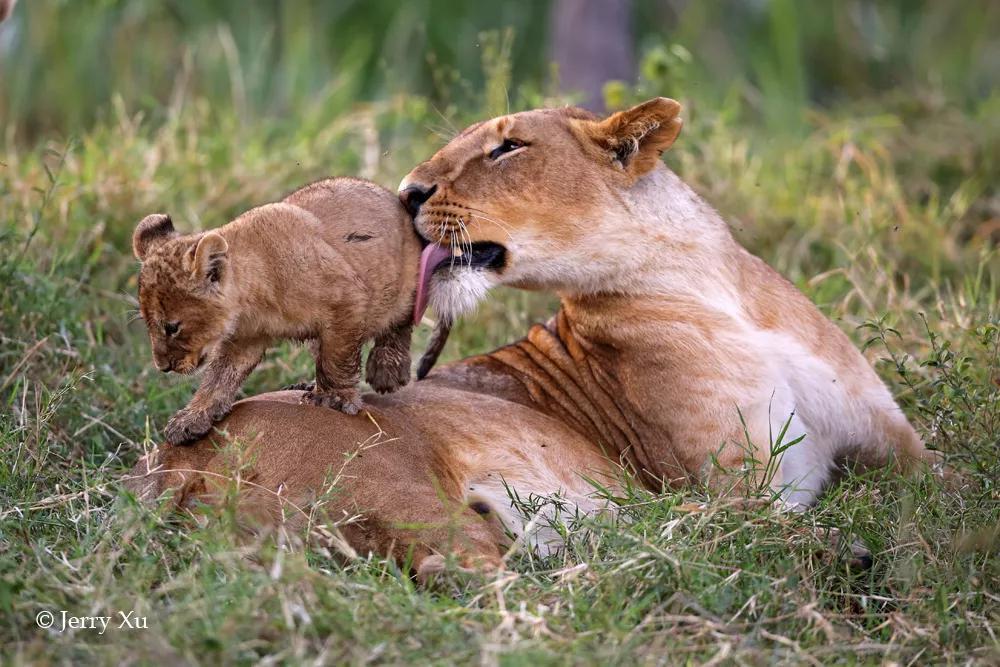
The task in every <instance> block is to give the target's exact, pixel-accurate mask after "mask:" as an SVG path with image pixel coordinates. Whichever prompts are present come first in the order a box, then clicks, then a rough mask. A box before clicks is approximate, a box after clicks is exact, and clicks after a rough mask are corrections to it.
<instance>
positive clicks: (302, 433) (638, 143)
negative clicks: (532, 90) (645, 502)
mask: <svg viewBox="0 0 1000 667" xmlns="http://www.w3.org/2000/svg"><path fill="white" fill-rule="evenodd" d="M679 110H680V109H679V105H677V103H676V102H673V101H671V100H663V99H658V100H652V101H650V102H649V103H646V104H644V105H641V106H639V107H637V108H635V109H632V110H629V111H626V112H623V114H619V115H613V116H611V117H610V118H608V119H605V120H603V121H602V120H598V119H596V118H594V117H592V116H591V115H590V114H588V113H587V112H583V111H580V110H576V109H558V110H538V111H531V112H526V113H520V114H514V115H511V116H504V117H502V118H498V119H494V120H491V121H486V122H483V123H479V124H477V125H475V126H473V127H471V128H469V129H468V130H466V131H465V132H463V133H462V134H460V135H459V136H458V137H456V138H455V139H454V140H452V141H451V142H450V143H449V144H448V145H446V146H445V147H444V148H442V149H441V150H440V151H439V152H438V153H437V154H436V155H434V156H433V157H432V158H431V159H430V160H428V161H427V162H425V163H423V164H422V165H420V166H418V167H417V168H416V169H415V170H414V171H413V172H411V174H409V175H408V176H407V177H406V178H405V179H404V180H403V183H402V184H401V188H405V187H407V186H409V185H413V184H419V185H421V186H423V187H426V188H429V187H430V186H437V190H436V191H435V194H434V195H433V196H432V197H430V198H429V199H428V200H427V201H426V202H425V203H424V204H423V205H422V206H421V208H420V211H419V214H418V216H417V219H416V223H417V226H418V230H419V231H420V232H421V233H422V234H423V235H424V236H426V237H427V238H428V239H429V240H442V241H445V242H448V241H450V240H451V239H452V238H453V234H452V232H460V233H461V234H462V235H464V236H463V237H462V238H463V240H466V241H469V240H471V241H488V242H494V243H498V244H502V245H503V246H504V247H505V248H506V249H507V253H506V256H507V262H506V264H505V266H504V267H503V268H502V269H501V270H500V271H492V272H485V271H483V270H470V269H468V268H458V269H457V270H455V271H451V272H448V271H439V272H438V273H437V274H435V279H434V283H433V284H432V290H431V300H432V305H434V306H435V308H437V309H438V311H439V313H441V312H443V313H444V314H445V315H446V316H451V315H454V314H455V312H456V311H458V310H461V309H462V308H465V307H467V306H468V305H470V301H472V300H473V297H478V296H481V295H482V293H483V292H485V290H486V289H487V288H488V287H490V286H492V285H497V284H505V285H511V286H515V287H521V288H527V289H546V290H553V291H556V292H558V293H559V294H560V295H561V297H562V308H561V309H560V311H559V313H558V315H557V316H556V317H554V318H552V320H551V321H550V322H549V323H548V324H546V325H545V326H535V327H533V328H532V329H531V331H530V332H529V333H528V335H527V337H526V338H524V339H523V340H521V341H518V342H516V343H514V344H511V345H508V346H505V347H503V348H500V349H499V350H496V351H494V352H492V353H489V354H486V355H480V356H476V357H472V358H470V359H466V360H464V361H461V362H458V363H456V364H451V365H449V366H445V367H443V368H440V369H438V370H436V371H435V372H433V373H431V374H430V375H429V376H428V378H427V379H426V380H425V381H424V382H421V383H417V384H414V385H410V386H408V387H406V388H405V389H403V390H402V391H400V392H398V393H396V394H393V395H392V396H391V397H388V398H378V399H376V398H373V399H372V400H377V401H378V404H377V408H378V412H377V414H376V415H375V420H376V421H377V423H378V425H379V426H380V427H381V430H380V429H378V428H377V427H375V426H374V425H373V424H362V423H361V422H360V420H356V421H355V420H351V419H349V418H346V417H344V416H343V415H340V414H337V413H335V412H333V411H329V410H327V411H320V412H316V411H314V410H313V409H312V408H309V407H308V406H305V407H303V406H296V405H293V404H291V403H289V402H294V401H295V400H296V397H297V394H291V395H284V394H268V395H265V396H260V397H256V398H255V399H253V400H252V401H247V402H243V403H242V404H241V405H240V406H239V408H238V410H237V411H236V412H234V415H233V417H232V418H230V419H229V420H228V421H227V422H225V423H224V424H221V425H220V427H224V428H226V429H227V430H228V433H229V436H230V437H238V438H246V439H249V440H252V442H251V443H250V445H249V446H248V447H247V449H246V452H247V454H248V455H249V456H256V457H258V459H257V460H258V463H257V464H256V468H255V469H256V471H257V472H258V475H259V479H261V480H263V481H262V482H261V484H262V485H264V486H267V488H269V489H275V488H277V486H276V485H278V484H279V483H280V484H282V485H286V486H287V487H289V488H295V489H297V490H298V493H299V494H301V496H302V497H303V499H304V501H305V500H307V499H308V496H309V494H315V493H318V492H319V490H320V486H321V485H320V484H319V483H318V482H317V480H316V477H315V476H316V475H317V474H318V473H317V471H330V470H334V471H335V470H337V469H339V468H340V466H341V465H342V462H343V460H344V455H345V452H347V451H350V450H351V449H352V448H354V447H357V445H358V443H362V442H365V441H366V438H369V437H371V436H372V435H373V433H375V434H378V436H379V438H382V439H384V440H385V441H384V443H383V444H381V445H378V446H377V447H376V448H374V449H373V451H381V454H380V458H379V459H378V462H377V465H376V464H374V463H373V464H372V467H371V468H368V467H364V468H363V469H362V467H361V466H360V465H359V467H358V468H357V470H356V474H357V480H358V481H357V482H352V483H354V484H356V486H351V487H350V488H349V489H347V490H346V491H345V493H343V494H341V495H338V496H337V498H338V501H337V503H338V504H337V505H336V510H337V511H339V512H345V511H350V510H349V509H348V508H357V510H358V511H359V512H361V513H362V514H364V517H365V518H364V520H363V521H362V522H361V524H359V525H361V526H366V528H360V529H359V530H361V534H360V536H359V535H355V536H354V538H353V539H355V540H356V542H354V544H355V545H356V548H357V549H359V550H364V549H370V550H372V551H375V552H377V553H380V554H383V555H393V556H396V557H397V558H398V550H399V548H400V545H401V544H410V545H412V546H413V548H414V549H416V550H418V551H419V552H420V555H419V557H418V558H416V559H414V566H415V567H416V568H417V569H418V570H419V569H420V566H421V565H422V564H423V563H424V562H425V561H426V562H427V563H428V565H427V567H428V568H430V569H433V568H434V567H437V566H438V565H439V560H440V559H439V558H438V557H436V556H433V554H435V553H437V554H440V553H446V552H448V551H449V550H457V551H458V553H459V554H460V557H461V559H462V560H463V562H474V561H476V560H477V559H479V560H481V561H483V562H488V563H492V564H497V563H498V559H497V544H502V540H501V537H500V536H499V532H498V528H497V526H498V524H502V525H503V526H505V527H506V528H507V529H508V530H511V529H512V525H511V524H515V523H516V522H517V520H518V517H517V512H516V511H514V509H513V508H512V506H511V503H510V502H509V501H508V500H507V498H506V493H505V491H504V483H505V484H507V485H509V486H510V487H511V488H513V489H515V490H516V491H517V492H518V494H519V495H520V496H521V497H526V496H528V495H531V494H534V495H554V494H558V495H560V496H566V497H570V498H572V502H573V503H574V504H576V505H577V506H579V507H581V508H583V509H584V510H585V511H586V510H587V509H588V508H590V509H592V508H593V507H597V506H599V503H596V502H595V501H594V500H593V498H591V497H590V491H591V488H592V487H591V486H590V485H589V484H588V482H587V481H586V480H588V479H596V480H598V481H599V482H600V483H602V484H607V485H608V486H609V487H610V488H612V489H614V483H613V481H609V480H611V479H612V478H613V477H614V475H615V471H616V469H617V464H618V463H619V462H624V463H625V464H627V465H629V466H630V467H631V468H633V469H634V470H635V471H637V472H638V474H639V475H640V479H642V480H643V481H644V482H645V483H646V484H647V485H648V486H649V487H650V488H653V489H658V488H660V487H661V486H662V485H665V484H677V483H682V482H685V481H688V480H700V481H709V482H712V481H721V482H723V483H726V482H727V480H726V479H722V480H716V478H715V475H716V472H715V467H714V466H713V459H716V458H717V459H718V461H719V463H721V464H722V465H723V466H726V467H728V468H729V469H730V470H732V469H734V468H736V469H738V468H740V467H742V466H743V465H744V464H745V463H746V459H747V458H749V457H751V456H752V457H755V458H757V459H758V460H762V459H764V458H766V457H767V455H768V454H769V453H770V451H771V448H772V441H773V440H774V439H775V438H776V436H777V434H778V433H779V432H780V430H781V427H782V426H783V424H784V423H785V422H788V429H787V432H786V436H785V441H786V442H787V441H789V440H791V439H793V438H797V437H799V436H804V437H803V440H802V441H801V442H800V443H799V444H797V445H795V446H793V447H792V448H791V449H789V450H788V451H787V452H785V454H784V457H783V459H782V462H781V466H780V469H779V472H778V475H777V476H776V478H775V479H774V480H772V482H771V483H772V484H773V485H774V487H775V488H776V489H777V490H779V491H780V492H781V493H782V494H783V495H784V497H785V499H786V501H787V503H788V504H789V505H790V506H804V505H806V504H808V503H809V502H812V501H813V500H814V499H815V497H816V494H817V493H819V491H820V490H821V489H822V488H823V486H824V484H825V483H826V482H827V480H828V479H829V477H830V475H831V473H832V471H833V469H834V466H835V465H836V464H837V463H838V462H839V461H840V460H842V459H846V460H854V461H857V462H859V463H861V464H863V465H871V466H879V465H883V464H885V463H887V462H890V461H892V460H895V461H897V462H898V463H900V464H904V465H909V464H912V463H914V462H917V461H925V462H933V461H934V460H935V458H934V456H933V453H932V452H928V451H927V450H926V449H925V448H924V446H923V444H922V443H921V441H920V439H919V437H918V436H917V434H916V433H915V432H914V430H913V428H912V427H911V426H910V425H909V424H908V423H907V421H906V419H905V418H904V416H903V415H902V413H901V412H900V410H899V408H898V407H897V406H896V404H895V403H894V401H893V399H892V397H891V396H890V394H889V392H888V390H887V389H886V387H885V386H884V385H883V384H882V383H881V382H880V381H879V379H878V377H877V376H876V375H875V373H874V372H873V371H872V369H871V368H870V367H869V365H868V364H867V362H866V361H865V359H864V358H863V357H862V355H861V354H860V353H859V352H858V351H857V350H856V349H855V347H854V346H853V345H852V344H851V342H850V341H849V339H848V338H847V336H845V335H844V334H843V333H842V332H841V331H840V330H838V329H837V327H836V326H835V325H833V324H832V323H831V322H829V321H828V320H827V319H826V318H825V317H823V316H822V314H821V313H820V312H819V311H818V310H817V309H816V308H815V306H813V304H811V303H810V302H809V300H808V299H806V298H805V297H804V296H803V295H802V294H801V293H800V292H798V291H797V290H796V289H795V288H794V287H793V286H792V285H791V284H789V283H788V282H787V281H786V280H784V279H783V278H782V277H781V276H779V275H778V274H777V273H776V272H774V271H773V270H772V269H771V268H769V267H768V266H766V265H765V264H764V263H763V262H762V261H761V260H759V259H758V258H756V257H754V256H752V255H751V254H750V253H748V252H747V251H746V250H744V249H743V248H742V247H740V246H739V245H738V244H737V243H736V242H735V241H734V240H733V238H732V236H731V234H730V233H729V230H728V228H727V227H726V225H725V224H724V223H723V221H722V220H721V219H720V218H719V216H718V214H717V213H716V212H715V211H714V210H713V209H712V208H711V207H710V206H709V205H708V204H706V203H705V202H703V201H702V200H701V199H700V198H699V197H698V196H697V195H695V193H693V192H692V191H691V190H690V188H688V187H687V186H686V185H684V184H683V183H682V182H681V181H680V179H678V178H677V177H676V176H675V175H674V174H673V173H671V172H670V171H669V170H668V169H667V168H666V167H665V166H663V165H662V164H661V163H660V162H659V160H658V159H657V156H658V155H659V153H660V152H662V151H663V150H666V149H667V148H669V146H670V144H671V142H672V141H673V140H674V139H675V138H676V136H677V134H678V131H679V129H680V119H679V116H678V114H679ZM511 137H513V138H516V139H518V140H520V141H521V142H523V143H524V144H525V146H524V147H523V148H518V149H516V150H514V151H511V152H509V153H506V154H504V155H502V156H500V157H499V158H497V159H491V158H490V153H491V152H492V151H493V150H494V149H495V148H496V147H497V146H499V145H501V144H502V143H503V141H504V139H506V138H511ZM456 227H460V229H457V230H456ZM366 400H368V399H366ZM279 403H280V406H279ZM744 424H745V425H746V430H744ZM257 433H259V434H260V435H259V436H258V437H256V439H254V438H253V436H254V434H257ZM397 439H398V440H397ZM748 439H749V443H750V444H748V442H747V441H748ZM313 441H317V442H320V441H321V442H323V443H325V445H326V448H325V449H320V448H318V447H316V448H308V451H309V452H311V456H310V458H309V459H308V460H300V459H299V456H300V454H299V452H301V451H302V450H303V448H305V447H306V445H307V444H308V443H310V442H313ZM196 456H197V457H201V458H198V459H196V458H195V457H196ZM366 456H367V455H366ZM414 456H416V457H419V458H418V459H413V458H412V457H414ZM153 458H156V459H158V460H159V461H160V463H161V464H162V468H161V469H160V470H158V471H157V472H155V473H154V474H144V468H143V466H144V462H140V464H139V465H138V466H137V467H136V469H135V470H134V471H133V473H134V479H133V480H132V482H131V484H132V485H133V488H136V489H138V490H141V491H144V492H146V493H149V494H151V495H155V494H158V493H159V492H160V491H162V490H164V489H169V488H178V487H180V486H181V480H180V478H179V477H178V476H179V475H181V473H180V472H179V471H180V470H183V469H190V470H195V471H209V470H219V469H221V468H222V467H224V466H223V461H224V458H222V455H221V454H219V453H217V452H215V450H214V449H213V445H212V443H211V442H209V441H208V440H202V441H200V442H198V443H197V444H196V445H195V446H194V447H193V448H190V449H186V450H180V449H178V448H173V447H167V448H164V449H163V450H161V452H160V453H159V454H154V455H153ZM414 460H419V464H418V465H411V463H412V461H414ZM352 465H354V463H353V462H352ZM367 465H368V464H367V463H366V464H365V466H367ZM199 474H201V473H197V472H196V473H184V475H188V477H187V478H186V479H189V480H190V479H191V478H198V477H199ZM498 479H502V480H503V483H499V482H497V480H498ZM185 483H187V482H185ZM268 503H271V505H273V499H272V500H271V501H266V499H264V498H257V499H255V500H253V501H252V502H250V503H249V504H250V505H252V506H253V507H254V508H256V509H258V510H260V509H262V508H265V507H268V506H270V505H268ZM442 504H443V505H442ZM470 504H474V505H475V506H476V507H478V508H482V507H485V509H486V510H488V512H487V514H486V517H487V520H486V521H483V520H479V523H477V522H476V520H474V519H476V517H475V516H473V515H472V514H471V513H470V512H468V511H466V512H465V513H464V514H463V515H462V516H464V517H465V519H468V520H467V521H466V520H463V521H460V522H458V523H451V524H450V525H451V526H452V531H451V532H446V533H442V532H440V530H439V527H440V525H441V523H442V521H443V519H442V518H441V517H442V516H452V514H449V512H448V511H443V510H442V506H446V507H454V508H463V507H464V508H467V507H468V506H469V505H470ZM248 514H252V512H251V511H250V510H248ZM416 517H421V518H423V520H424V521H425V522H426V525H428V526H429V527H428V529H427V531H425V532H420V531H418V533H417V534H414V532H413V531H412V526H413V525H414V519H415V518H416ZM522 519H523V521H525V522H527V523H528V524H529V525H530V524H531V521H530V517H522ZM484 529H486V531H487V532H485V533H484V532H483V531H484ZM513 532H515V533H516V532H517V530H516V526H514V527H513ZM445 534H447V535H448V536H449V537H448V538H447V539H446V538H445V537H444V535H445ZM456 540H457V541H458V542H459V543H460V546H458V547H457V548H456V544H455V543H456ZM432 556H433V557H434V558H435V560H431V559H432Z"/></svg>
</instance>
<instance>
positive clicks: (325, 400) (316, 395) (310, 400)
mask: <svg viewBox="0 0 1000 667" xmlns="http://www.w3.org/2000/svg"><path fill="white" fill-rule="evenodd" d="M302 403H305V404H308V405H319V406H322V407H326V408H333V409H334V410H340V411H341V412H343V413H344V414H348V415H356V414H358V412H359V411H360V410H361V396H360V395H359V394H358V391H357V390H356V389H343V390H340V391H333V392H320V391H307V392H306V393H304V394H302Z"/></svg>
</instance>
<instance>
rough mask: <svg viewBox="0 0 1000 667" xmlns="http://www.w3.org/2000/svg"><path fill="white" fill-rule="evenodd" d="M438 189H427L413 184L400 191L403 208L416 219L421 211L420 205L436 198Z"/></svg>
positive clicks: (431, 187)
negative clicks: (435, 194) (433, 197)
mask: <svg viewBox="0 0 1000 667" xmlns="http://www.w3.org/2000/svg"><path fill="white" fill-rule="evenodd" d="M437 189H438V188H437V186H436V185H432V186H430V187H427V186H425V185H420V184H419V183H411V184H410V185H407V186H406V187H405V188H403V189H402V190H400V191H399V201H401V202H403V206H405V207H406V210H407V211H409V212H410V215H412V216H414V217H416V215H417V212H418V211H420V205H421V204H423V203H424V202H425V201H427V200H428V199H430V198H431V197H432V196H434V193H435V192H437Z"/></svg>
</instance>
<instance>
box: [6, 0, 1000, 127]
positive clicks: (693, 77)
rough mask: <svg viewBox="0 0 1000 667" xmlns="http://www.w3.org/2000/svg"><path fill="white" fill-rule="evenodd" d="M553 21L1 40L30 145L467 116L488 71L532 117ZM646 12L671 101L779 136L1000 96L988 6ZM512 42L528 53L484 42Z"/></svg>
mask: <svg viewBox="0 0 1000 667" xmlns="http://www.w3.org/2000/svg"><path fill="white" fill-rule="evenodd" d="M550 10H551V2H549V1H548V0H538V1H524V2H503V3H492V2H476V3H470V2H462V1H461V0H411V1H409V2H402V1H399V0H336V1H329V2H320V1H317V0H313V1H307V0H256V1H255V2H246V1H245V0H244V1H238V0H203V1H198V2H192V1H188V0H93V1H90V2H80V1H77V0H73V1H68V0H45V1H42V2H39V1H34V2H22V3H20V5H19V6H18V7H17V10H16V11H15V13H14V16H13V17H12V19H11V22H10V23H9V24H7V25H5V26H4V27H3V28H0V81H2V86H0V125H11V124H12V125H14V126H17V127H18V128H19V135H20V136H21V138H22V139H26V138H31V137H34V136H37V135H38V134H39V133H41V132H43V131H59V132H63V133H71V132H75V131H79V130H80V129H81V128H82V127H86V126H87V125H88V124H89V123H91V122H93V121H94V120H95V117H97V116H99V115H100V114H102V113H104V112H106V110H107V108H108V101H109V100H110V99H111V97H112V95H120V96H121V97H122V99H123V101H124V102H125V104H126V106H127V107H128V108H130V109H134V108H142V109H146V110H152V111H159V110H160V109H162V106H163V105H164V104H166V103H168V102H169V101H170V100H171V98H172V97H176V96H177V95H179V94H182V93H183V92H187V91H189V92H190V93H191V94H193V95H194V96H196V97H204V98H206V99H209V100H211V103H212V104H213V105H233V106H235V107H236V110H237V112H238V113H239V114H240V115H241V116H244V117H247V116H259V115H268V116H278V117H287V116H293V115H294V114H295V113H296V112H297V110H298V109H299V108H301V107H302V106H303V105H306V104H309V103H315V102H317V101H321V102H322V103H323V104H324V105H325V107H326V110H327V113H328V114H329V117H331V118H332V117H335V116H336V115H337V114H338V113H340V112H342V111H343V110H344V109H345V108H347V107H349V106H351V105H352V104H354V103H356V102H358V101H361V100H377V99H384V98H386V97H390V96H392V95H395V94H399V93H402V92H418V93H420V94H422V95H426V96H427V97H429V99H430V100H431V101H432V102H433V103H434V104H436V105H440V106H442V107H444V106H446V105H448V104H468V103H469V97H470V95H472V91H478V90H480V89H481V88H482V86H483V85H484V84H485V82H486V79H487V77H488V76H489V75H490V71H489V69H488V68H484V67H483V62H484V60H488V61H491V62H500V63H503V66H504V67H506V68H508V71H507V72H506V75H505V76H504V77H501V80H503V81H505V82H506V83H507V84H510V82H512V81H513V82H517V87H516V88H514V87H511V88H510V89H509V90H507V89H505V90H503V91H502V94H501V93H498V92H497V91H494V92H493V93H491V96H492V102H491V107H495V106H497V105H498V103H497V100H498V99H499V100H500V101H502V102H505V103H509V104H510V105H511V106H512V107H517V106H523V104H521V105H519V104H518V101H519V100H526V99H531V98H532V97H533V96H537V95H538V94H539V91H551V90H554V87H555V86H556V85H557V84H558V72H557V71H555V70H554V69H553V68H552V67H551V66H550V64H549V62H548V43H547V35H548V28H549V19H550ZM634 13H635V17H634V25H635V33H636V35H635V42H636V50H637V51H638V52H639V53H640V54H651V55H652V61H649V60H647V63H651V64H650V65H649V66H650V67H653V68H657V70H658V71H657V72H656V73H655V78H657V79H659V80H663V81H666V82H668V83H669V84H671V85H670V87H669V88H668V92H670V93H671V94H673V95H674V96H678V95H680V94H681V92H682V91H683V92H684V93H685V94H689V95H692V96H694V97H697V98H699V99H702V100H706V101H712V102H715V103H721V102H722V101H723V100H724V99H725V97H726V96H727V95H732V94H734V92H735V93H736V94H739V95H742V96H744V97H745V98H746V99H747V100H748V101H749V102H750V105H749V109H750V110H751V111H755V112H757V113H759V114H760V115H761V116H762V117H763V118H764V119H766V120H767V121H769V122H771V123H772V124H777V125H783V126H786V125H789V124H791V125H792V126H798V125H801V124H802V120H803V117H802V114H801V109H802V108H803V107H804V106H805V104H806V103H807V102H812V103H818V104H821V105H828V104H833V103H835V102H839V101H843V100H845V99H847V100H850V99H857V98H861V97H871V96H882V95H884V94H885V93H887V92H890V91H904V92H905V93H907V94H909V95H910V96H913V97H916V98H920V97H924V98H940V99H947V100H949V101H951V102H952V103H954V104H958V105H962V106H964V105H967V104H969V103H971V102H974V101H976V100H980V99H982V98H984V97H988V96H990V95H992V94H994V92H995V90H996V88H997V83H998V81H1000V45H998V40H997V35H998V34H1000V3H996V2H991V1H989V0H971V1H965V2H963V1H960V0H945V1H939V2H935V1H931V0H924V1H918V0H917V1H915V0H845V1H842V2H837V1H833V0H824V1H817V2H808V3H802V2H796V1H795V0H726V1H724V2H680V1H670V0H635V2H634ZM497 29H504V30H509V31H510V33H509V34H513V35H514V36H515V38H514V39H513V40H511V39H510V37H509V34H508V35H506V36H503V37H502V38H499V39H500V41H499V42H496V41H493V42H491V41H490V38H489V37H488V36H486V35H484V34H483V33H484V31H494V30H497ZM494 39H497V38H494ZM498 56H499V57H498ZM494 74H495V73H494ZM644 74H646V75H647V78H649V76H648V75H649V74H651V72H649V71H645V72H644ZM503 110H505V109H498V110H497V111H503Z"/></svg>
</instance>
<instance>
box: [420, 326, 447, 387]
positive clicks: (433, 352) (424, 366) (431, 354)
mask: <svg viewBox="0 0 1000 667" xmlns="http://www.w3.org/2000/svg"><path fill="white" fill-rule="evenodd" d="M451 324H452V323H451V320H449V319H448V318H446V317H439V318H438V321H437V324H435V325H434V332H433V333H432V334H431V339H430V341H428V343H427V349H426V350H424V353H423V355H421V357H420V363H419V364H417V380H423V379H424V378H425V377H427V374H428V373H430V372H431V368H433V367H434V364H435V363H437V360H438V357H439V356H441V350H443V349H444V344H445V343H447V342H448V335H449V334H450V333H451Z"/></svg>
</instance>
